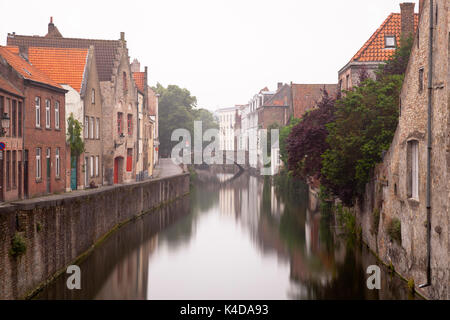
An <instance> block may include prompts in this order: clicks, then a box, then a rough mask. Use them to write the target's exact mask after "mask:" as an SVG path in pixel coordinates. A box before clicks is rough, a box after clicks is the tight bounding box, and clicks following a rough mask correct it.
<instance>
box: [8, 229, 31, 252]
mask: <svg viewBox="0 0 450 320" xmlns="http://www.w3.org/2000/svg"><path fill="white" fill-rule="evenodd" d="M26 251H27V244H26V243H25V239H24V238H23V237H22V236H21V235H20V234H19V233H16V234H15V235H14V238H12V240H11V249H9V254H10V255H11V256H12V257H14V258H17V257H20V256H21V255H23V254H24V253H25V252H26Z"/></svg>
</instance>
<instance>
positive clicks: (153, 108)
mask: <svg viewBox="0 0 450 320" xmlns="http://www.w3.org/2000/svg"><path fill="white" fill-rule="evenodd" d="M147 90H148V91H147V92H148V110H149V111H148V115H149V118H150V123H152V129H153V130H152V134H151V135H150V140H152V141H151V142H149V144H150V145H153V150H152V152H151V154H152V157H153V167H154V166H155V165H156V164H158V163H159V127H158V126H159V116H158V109H159V106H158V102H159V94H157V93H156V92H155V91H153V89H152V88H151V87H147ZM149 152H150V151H149ZM150 157H151V156H149V159H150Z"/></svg>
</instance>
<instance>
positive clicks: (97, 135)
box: [95, 118, 100, 139]
mask: <svg viewBox="0 0 450 320" xmlns="http://www.w3.org/2000/svg"><path fill="white" fill-rule="evenodd" d="M95 121H96V126H95V139H100V119H99V118H97V119H96V120H95Z"/></svg>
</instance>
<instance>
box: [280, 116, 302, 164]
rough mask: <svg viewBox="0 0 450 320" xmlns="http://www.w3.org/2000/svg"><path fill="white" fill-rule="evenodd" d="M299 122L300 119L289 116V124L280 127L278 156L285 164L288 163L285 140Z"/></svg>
mask: <svg viewBox="0 0 450 320" xmlns="http://www.w3.org/2000/svg"><path fill="white" fill-rule="evenodd" d="M300 122H301V119H298V118H291V120H290V121H289V124H288V125H287V126H285V127H283V128H281V129H280V157H281V161H283V163H284V164H285V165H287V164H288V160H289V153H288V150H287V140H288V138H289V135H290V134H291V131H292V129H293V128H294V127H295V126H296V125H298V124H299V123H300Z"/></svg>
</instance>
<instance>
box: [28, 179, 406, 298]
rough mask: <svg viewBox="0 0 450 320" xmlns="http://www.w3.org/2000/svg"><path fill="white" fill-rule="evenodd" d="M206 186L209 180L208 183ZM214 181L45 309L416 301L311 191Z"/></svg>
mask: <svg viewBox="0 0 450 320" xmlns="http://www.w3.org/2000/svg"><path fill="white" fill-rule="evenodd" d="M200 176H201V175H200ZM279 180H280V181H277V183H271V182H270V181H269V180H267V179H264V178H261V177H254V176H250V175H248V174H243V175H241V176H239V177H235V176H233V175H232V174H217V175H213V176H209V177H207V178H206V179H205V177H203V178H202V181H203V182H198V183H196V185H195V186H194V187H193V189H192V193H191V195H190V196H188V197H185V198H183V199H181V200H179V201H176V202H174V203H172V204H171V205H170V206H168V207H166V208H163V209H161V210H159V211H156V212H153V213H151V214H148V215H146V216H144V217H142V218H139V219H137V220H135V221H133V222H131V223H129V224H127V225H125V226H124V227H123V228H121V229H120V230H118V231H117V232H116V233H114V234H113V235H112V236H110V237H109V238H108V239H107V240H106V241H105V242H103V243H102V244H101V245H100V246H99V247H97V248H96V249H95V250H94V251H93V252H92V254H90V255H89V256H88V257H87V258H86V259H85V260H84V261H83V262H81V263H80V265H79V266H80V268H81V290H72V291H71V290H68V289H67V286H66V281H67V277H68V275H67V274H63V275H62V276H60V277H59V278H58V279H56V281H54V282H53V283H52V284H51V285H49V286H48V287H47V288H46V289H45V290H43V291H42V292H41V293H40V294H39V295H38V296H37V297H36V298H37V299H144V300H145V299H155V300H159V299H176V300H178V299H187V300H190V299H193V300H197V299H205V300H215V299H219V300H222V299H226V300H228V299H233V300H234V299H238V300H240V299H242V300H253V299H256V300H259V299H263V300H266V299H270V300H284V299H411V298H414V296H411V295H410V294H409V293H408V290H407V289H406V286H405V284H404V283H403V282H402V281H401V280H399V279H398V278H397V277H396V276H392V275H390V274H389V273H388V272H387V270H386V269H384V268H383V267H382V266H380V267H381V268H382V269H381V270H382V274H381V290H375V291H372V290H369V289H368V288H367V284H366V281H367V278H368V277H369V275H368V274H366V270H367V267H368V266H370V265H376V264H377V261H376V259H375V258H374V257H373V256H372V255H371V254H370V252H369V251H368V250H367V249H366V248H365V246H361V245H360V244H357V243H356V242H355V241H353V240H351V239H349V238H345V237H341V236H337V235H336V232H334V231H335V228H334V227H333V219H332V218H331V217H327V216H324V215H322V214H321V213H320V210H319V208H318V207H319V206H318V204H317V199H315V198H314V197H313V196H312V195H311V194H310V192H309V190H308V187H307V186H306V185H304V184H302V183H299V182H297V183H292V182H291V181H288V180H284V179H279Z"/></svg>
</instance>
